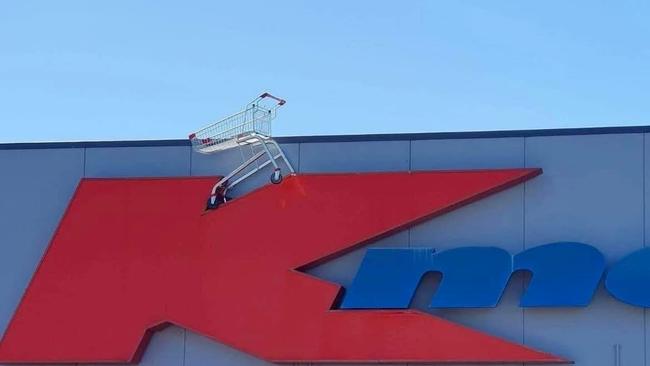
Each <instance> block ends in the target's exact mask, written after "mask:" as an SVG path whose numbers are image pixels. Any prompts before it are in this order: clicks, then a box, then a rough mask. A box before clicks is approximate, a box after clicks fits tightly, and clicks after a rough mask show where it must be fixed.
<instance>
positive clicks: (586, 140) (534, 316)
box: [524, 134, 645, 366]
mask: <svg viewBox="0 0 650 366" xmlns="http://www.w3.org/2000/svg"><path fill="white" fill-rule="evenodd" d="M643 149H644V146H643V136H642V135H641V134H628V135H601V136H562V137H534V138H528V139H527V140H526V165H527V166H535V167H543V169H544V174H543V175H541V176H540V177H539V179H536V180H534V181H530V182H528V183H526V211H525V233H526V241H525V243H526V248H530V247H533V246H537V245H540V244H545V243H548V242H553V241H578V242H583V243H589V244H591V245H594V246H595V247H597V248H598V249H599V250H600V251H601V252H602V253H603V254H604V255H605V259H606V260H607V262H608V263H609V264H610V265H611V264H612V262H613V261H616V260H618V259H620V258H621V257H623V256H624V255H625V254H629V253H631V252H632V251H634V250H636V249H639V248H641V247H642V246H643V235H644V234H643V231H644V228H643V219H642V218H643V210H644V208H643V199H644V193H643V192H644V177H643ZM524 336H525V341H526V344H528V345H531V346H533V347H543V348H544V347H547V348H548V347H550V348H551V349H554V350H556V352H558V353H559V354H560V355H563V356H565V357H567V358H570V359H573V360H576V365H579V366H609V365H614V364H615V363H614V357H615V352H614V347H615V346H616V345H618V344H620V345H621V346H622V347H621V350H622V353H621V355H620V358H621V361H622V365H642V364H643V363H644V351H645V345H644V310H643V309H641V308H635V307H631V306H629V305H626V304H624V303H621V302H619V301H616V300H614V299H613V298H612V297H611V296H610V295H609V294H607V293H605V292H604V291H603V290H602V288H601V289H600V290H599V291H597V294H596V296H595V298H594V300H593V301H592V303H591V304H590V305H589V306H587V307H584V308H550V309H549V308H539V309H538V308H535V309H531V308H529V309H526V310H525V334H524Z"/></svg>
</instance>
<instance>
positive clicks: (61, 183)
mask: <svg viewBox="0 0 650 366" xmlns="http://www.w3.org/2000/svg"><path fill="white" fill-rule="evenodd" d="M0 171H2V179H0V213H1V217H2V220H0V233H1V235H2V236H1V237H0V238H1V239H0V299H2V301H0V331H1V332H2V333H4V330H5V328H6V326H7V324H8V323H9V321H10V319H11V316H12V315H13V312H14V309H15V307H16V306H17V304H18V302H19V300H20V298H21V296H22V294H23V292H24V290H25V288H26V287H27V284H28V282H29V280H30V279H31V277H32V274H33V273H34V270H35V269H36V266H37V264H38V262H39V261H40V259H41V257H42V256H43V253H44V251H45V248H46V247H47V245H48V243H49V241H50V239H51V237H52V234H53V233H54V230H55V228H56V227H57V225H58V223H59V219H60V218H61V216H62V215H63V212H64V210H65V208H66V207H67V205H68V202H69V200H70V198H71V197H72V194H73V193H74V190H75V188H76V187H77V184H78V183H79V179H80V178H81V177H82V175H83V149H55V150H4V151H0Z"/></svg>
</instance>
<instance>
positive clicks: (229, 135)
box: [189, 93, 285, 154]
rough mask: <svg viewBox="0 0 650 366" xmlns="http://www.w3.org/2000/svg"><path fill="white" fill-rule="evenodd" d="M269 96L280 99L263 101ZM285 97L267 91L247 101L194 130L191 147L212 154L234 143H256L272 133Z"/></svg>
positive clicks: (237, 144)
mask: <svg viewBox="0 0 650 366" xmlns="http://www.w3.org/2000/svg"><path fill="white" fill-rule="evenodd" d="M266 98H270V99H273V100H275V101H276V102H277V103H275V104H274V105H271V106H269V105H268V104H265V103H262V102H263V100H264V99H266ZM284 104H285V100H284V99H280V98H277V97H274V96H272V95H271V94H269V93H264V94H262V95H260V96H259V97H257V98H255V99H254V100H253V101H251V102H250V103H248V104H247V105H246V108H245V109H244V110H242V111H239V112H237V113H235V114H233V115H231V116H228V117H226V118H224V119H222V120H220V121H217V122H215V123H213V124H211V125H209V126H207V127H204V128H202V129H200V130H199V131H197V132H195V133H192V134H191V135H190V136H189V137H190V141H191V142H192V147H193V148H194V150H196V151H197V152H200V153H202V154H210V153H213V152H217V151H222V150H226V149H230V148H233V147H237V146H241V145H247V144H255V143H258V142H260V141H261V140H266V139H269V138H270V137H271V121H272V120H273V119H274V118H275V116H276V111H277V109H278V108H280V107H281V106H282V105H284Z"/></svg>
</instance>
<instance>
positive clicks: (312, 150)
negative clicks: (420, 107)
mask: <svg viewBox="0 0 650 366" xmlns="http://www.w3.org/2000/svg"><path fill="white" fill-rule="evenodd" d="M409 145H410V142H409V141H365V142H333V143H303V144H300V171H301V172H303V173H305V172H372V171H406V170H409V166H410V164H409V160H410V157H409V149H410V147H409Z"/></svg>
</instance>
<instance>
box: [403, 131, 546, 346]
mask: <svg viewBox="0 0 650 366" xmlns="http://www.w3.org/2000/svg"><path fill="white" fill-rule="evenodd" d="M524 164H525V163H524V139H523V138H503V139H459V140H420V141H413V142H412V146H411V168H412V169H413V170H426V169H485V168H487V167H491V166H494V167H498V168H506V167H523V166H524ZM461 167H463V168H461ZM542 175H543V174H542ZM536 179H537V178H536ZM523 207H524V189H523V185H521V186H517V187H513V188H512V189H509V190H507V191H504V192H500V193H497V194H496V195H494V196H491V197H487V198H485V199H482V200H480V201H477V202H474V203H472V204H470V205H468V206H465V207H461V208H460V209H458V210H455V211H452V212H450V213H448V214H446V215H444V216H441V217H438V218H436V219H435V220H429V221H426V222H424V223H422V224H419V225H417V226H415V227H413V228H411V229H410V245H411V246H412V247H432V248H435V249H436V250H438V251H439V250H445V249H452V248H457V247H463V246H470V245H471V246H496V247H499V248H503V249H505V250H507V251H508V252H510V253H511V254H516V253H518V252H520V251H521V250H522V249H523V234H524V233H523ZM439 280H440V277H439V276H431V275H430V276H426V277H425V278H424V279H423V281H422V284H421V285H420V286H419V288H418V291H417V293H416V296H415V299H414V301H413V303H414V306H415V307H416V308H418V309H420V310H424V311H426V312H428V313H431V314H436V315H439V316H442V317H444V318H445V319H450V320H452V321H455V322H458V323H460V324H463V325H467V326H470V327H472V328H475V329H480V330H483V331H486V332H489V333H491V334H495V335H498V336H500V337H504V338H506V339H509V340H511V341H514V342H521V343H523V311H522V309H521V308H520V307H519V298H520V296H521V294H522V276H520V275H517V274H516V275H515V276H513V278H512V279H511V280H510V282H509V284H508V286H507V288H506V291H505V293H504V294H503V296H502V297H501V301H500V303H499V305H498V306H497V307H496V308H490V309H431V308H429V303H430V302H431V298H432V296H433V294H434V293H435V289H436V286H437V283H438V282H439Z"/></svg>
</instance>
